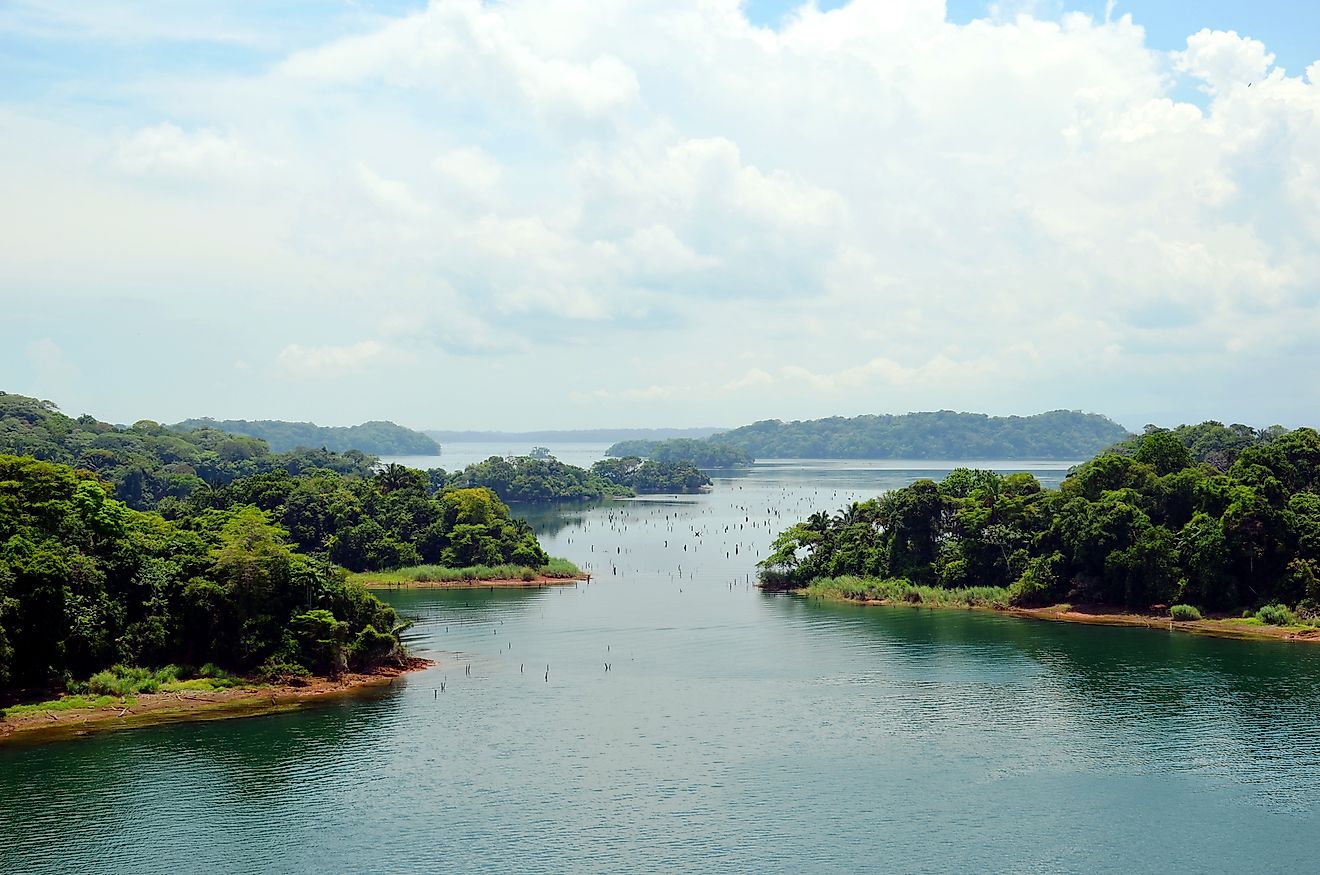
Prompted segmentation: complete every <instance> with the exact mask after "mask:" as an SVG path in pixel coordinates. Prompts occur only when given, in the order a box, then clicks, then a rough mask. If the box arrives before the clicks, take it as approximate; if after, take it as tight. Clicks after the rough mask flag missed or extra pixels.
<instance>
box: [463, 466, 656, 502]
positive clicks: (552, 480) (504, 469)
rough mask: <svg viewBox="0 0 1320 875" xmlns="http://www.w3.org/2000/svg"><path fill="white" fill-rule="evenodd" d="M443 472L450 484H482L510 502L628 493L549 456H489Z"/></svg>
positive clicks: (578, 499)
mask: <svg viewBox="0 0 1320 875" xmlns="http://www.w3.org/2000/svg"><path fill="white" fill-rule="evenodd" d="M440 474H441V475H442V476H443V478H444V479H443V483H444V484H445V485H446V486H448V487H450V488H461V487H477V486H479V487H483V488H486V489H490V490H491V491H493V492H494V493H495V494H496V495H498V496H499V497H500V498H501V499H502V500H504V501H507V502H510V503H512V504H527V503H533V502H547V501H596V500H599V499H601V498H605V497H608V496H628V495H631V494H632V492H631V490H629V489H628V488H627V487H626V486H620V485H617V484H615V483H612V482H610V481H609V480H607V479H605V478H604V477H602V476H600V475H599V474H597V473H595V472H593V471H588V470H587V469H585V468H579V467H577V466H576V465H569V464H566V463H564V462H561V461H559V460H558V459H555V458H553V457H550V458H545V459H537V458H533V457H531V456H510V457H508V458H504V457H501V456H491V457H490V458H489V459H487V460H486V461H484V462H477V463H476V464H474V465H468V466H467V467H466V468H464V469H463V470H462V471H455V472H454V473H452V474H449V475H447V476H445V475H444V472H440Z"/></svg>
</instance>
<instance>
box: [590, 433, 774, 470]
mask: <svg viewBox="0 0 1320 875" xmlns="http://www.w3.org/2000/svg"><path fill="white" fill-rule="evenodd" d="M605 455H607V456H615V457H620V458H627V457H629V456H637V457H639V458H643V459H650V460H651V461H654V462H671V463H675V462H676V463H687V464H690V465H694V466H696V467H697V468H706V469H716V468H741V467H744V466H747V465H750V464H752V462H754V461H755V459H754V458H753V457H752V454H751V453H749V452H748V451H747V450H746V449H744V448H743V447H739V446H734V445H733V444H730V443H726V442H724V441H722V440H720V439H719V438H718V436H717V437H713V438H708V439H706V440H696V439H694V438H670V439H668V440H662V441H649V440H633V441H620V442H618V443H616V444H613V445H611V446H610V448H609V449H607V450H606V451H605Z"/></svg>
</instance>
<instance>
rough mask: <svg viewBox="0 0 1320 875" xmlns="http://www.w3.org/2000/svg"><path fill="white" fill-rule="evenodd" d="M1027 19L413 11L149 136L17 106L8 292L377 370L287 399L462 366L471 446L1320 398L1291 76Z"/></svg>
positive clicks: (125, 126)
mask: <svg viewBox="0 0 1320 875" xmlns="http://www.w3.org/2000/svg"><path fill="white" fill-rule="evenodd" d="M1056 6H1057V4H1054V3H1044V4H1032V3H1027V4H1021V3H1011V4H1009V3H1006V4H1001V6H1000V8H999V10H998V14H997V15H995V16H993V17H991V18H988V19H985V20H977V21H973V22H970V23H968V24H965V25H955V24H952V23H950V22H949V21H948V20H947V19H946V15H945V5H944V3H942V2H940V0H883V2H882V0H853V2H851V3H848V4H846V5H845V6H844V7H842V8H840V9H836V10H831V11H828V12H822V11H820V10H819V9H817V8H815V6H814V5H804V6H802V7H801V8H799V9H798V10H796V11H795V12H793V13H792V14H790V15H789V16H788V17H787V18H786V20H785V22H784V23H783V24H782V26H781V27H779V28H778V29H770V28H764V27H754V26H752V25H751V24H750V23H749V22H748V21H747V19H746V18H745V17H744V15H743V14H742V11H741V7H740V5H739V3H737V2H735V0H667V2H659V0H615V2H611V3H608V4H592V5H590V7H588V6H587V5H584V4H583V2H582V0H507V2H501V3H498V4H490V3H481V2H478V0H435V2H432V3H431V4H430V5H428V6H427V7H426V8H425V9H424V10H420V11H417V12H414V13H411V14H408V15H405V16H401V17H398V18H396V19H393V20H390V21H386V22H384V23H381V24H379V25H373V26H370V27H365V28H363V29H361V31H360V32H359V33H357V34H356V35H354V36H348V37H341V38H337V39H330V40H327V41H325V42H323V43H321V44H320V45H316V46H313V47H311V48H308V49H305V50H302V51H297V52H294V53H291V54H289V55H288V56H287V57H285V59H284V60H283V61H282V62H279V63H277V64H275V65H273V68H272V69H270V70H269V71H266V72H261V73H257V74H252V75H249V76H246V77H244V76H234V77H229V78H208V79H205V80H190V79H189V78H188V75H187V74H181V81H180V82H178V83H173V84H171V85H169V86H168V87H167V86H166V85H164V84H160V83H157V84H156V87H155V88H154V89H147V88H143V87H141V85H140V84H139V83H133V84H122V85H121V86H120V91H119V92H117V93H118V95H119V96H120V97H121V98H122V99H124V100H132V101H139V102H143V103H145V104H146V105H145V106H138V107H136V109H135V112H133V113H132V114H131V115H130V117H131V118H132V119H134V120H137V119H141V118H149V119H169V120H170V121H168V122H163V123H159V124H151V125H148V126H147V127H139V125H140V121H127V120H125V121H122V122H117V121H116V120H115V117H114V116H113V115H104V114H99V113H98V114H92V113H88V112H86V110H85V108H83V107H82V106H81V105H78V104H63V103H59V102H54V103H53V104H51V105H47V104H45V103H42V104H33V105H32V106H30V107H27V108H26V109H15V108H13V107H9V108H6V109H4V110H0V125H3V128H4V130H5V131H6V134H7V136H6V137H5V138H0V162H3V163H4V164H5V166H6V167H8V168H10V170H11V172H9V173H7V174H4V175H2V176H0V197H3V198H4V200H5V203H6V204H7V205H9V206H10V207H11V209H9V210H6V211H5V212H4V214H3V215H0V282H3V283H4V286H5V288H15V289H16V288H34V289H37V290H39V291H40V290H45V289H70V288H73V289H80V290H87V291H82V292H79V294H82V295H84V296H86V297H94V296H95V295H96V294H99V293H100V290H101V289H102V284H103V283H106V282H114V283H116V284H117V288H119V289H121V290H122V289H128V290H131V294H133V295H141V296H143V297H146V298H147V299H148V300H150V301H151V302H153V303H154V304H156V305H160V304H163V303H168V304H170V305H171V306H176V305H178V306H181V305H180V304H179V302H180V301H196V302H197V303H196V305H195V307H196V308H197V309H196V310H195V311H193V312H194V315H197V314H202V313H205V312H206V311H203V310H202V309H201V308H202V307H203V306H214V302H215V301H216V300H220V299H221V298H223V299H224V300H226V301H228V302H230V303H231V305H233V304H234V303H237V305H238V306H242V307H248V308H253V309H254V310H257V311H261V312H265V311H266V309H267V308H268V309H270V310H273V311H275V312H274V313H273V314H272V315H274V316H275V317H277V318H276V319H275V320H274V322H275V323H278V322H279V321H280V320H281V319H284V320H296V321H297V323H298V324H299V325H300V330H305V331H306V332H307V334H306V335H304V336H312V337H317V336H320V337H333V336H337V332H338V331H341V330H342V328H341V326H342V325H343V324H344V323H345V322H355V321H356V323H358V324H361V325H362V326H363V329H364V332H372V334H371V335H370V336H372V337H374V338H376V339H375V340H367V341H362V342H360V343H356V344H349V345H346V346H328V347H319V346H301V345H296V344H295V345H290V346H288V347H287V348H286V349H285V350H284V352H283V353H281V354H280V360H279V363H280V366H281V369H282V370H284V371H285V372H288V373H298V374H304V375H306V374H312V373H322V372H339V373H347V372H350V371H354V370H363V369H367V368H376V369H379V370H380V371H381V372H388V371H390V369H392V368H393V369H396V370H395V372H396V373H399V374H400V375H402V376H406V374H404V372H403V370H402V369H401V368H400V367H399V365H400V364H401V362H402V360H401V359H396V358H392V357H391V355H390V354H388V353H387V352H386V350H388V349H390V348H391V347H387V346H386V343H387V341H388V342H389V343H391V344H394V343H405V344H406V348H407V349H409V350H411V351H413V353H412V354H415V355H418V356H422V357H429V358H428V359H427V360H428V361H430V362H433V363H448V365H449V366H451V367H459V368H468V370H466V371H464V372H463V373H464V375H465V376H464V380H469V379H470V380H473V381H476V383H478V384H480V386H482V387H483V388H482V389H481V390H480V391H478V390H476V389H474V390H473V395H472V399H471V400H473V401H474V403H476V404H477V406H476V407H474V408H473V410H474V412H473V413H472V417H471V424H473V425H484V424H487V423H484V422H481V421H478V420H480V418H481V415H482V414H481V409H480V406H479V402H481V400H482V399H484V398H488V397H491V396H493V395H509V396H511V393H512V395H518V394H519V393H525V392H526V391H527V382H526V381H527V379H528V375H529V374H534V375H536V376H537V378H538V379H539V380H540V381H541V384H540V385H542V386H545V387H552V388H546V389H544V390H537V391H535V392H534V393H533V394H535V395H536V396H537V397H536V398H535V399H532V400H531V401H529V402H528V403H529V405H530V406H531V415H536V411H537V410H541V411H545V412H547V413H548V414H550V415H554V414H556V413H557V408H556V406H555V405H556V402H557V401H559V400H562V398H563V397H564V396H566V395H568V394H569V393H576V394H575V395H574V397H577V398H579V399H580V400H584V401H587V400H591V399H595V400H596V401H598V402H609V403H610V404H625V405H626V404H632V405H635V406H634V407H630V408H625V409H627V410H631V411H635V412H636V413H637V415H638V416H642V415H650V414H649V408H648V406H647V405H658V404H660V403H661V402H663V403H664V405H665V406H666V407H667V409H669V410H670V411H671V413H670V414H667V415H668V416H670V417H671V418H672V417H673V416H677V415H679V414H677V413H673V412H672V411H679V410H682V411H687V410H688V406H690V405H704V406H699V407H698V408H695V409H693V410H692V411H691V412H690V413H687V412H684V413H683V417H682V418H684V419H686V420H688V421H716V420H728V421H734V420H739V419H747V418H751V417H752V415H753V411H755V413H757V414H762V413H763V414H766V415H784V416H794V415H804V414H807V413H812V414H815V413H828V412H832V411H833V410H837V409H840V408H842V407H845V406H849V405H851V406H853V407H854V408H855V409H857V408H859V409H897V408H900V407H905V406H909V405H910V406H917V407H923V408H929V407H941V406H955V405H957V404H959V403H962V404H964V405H965V406H967V407H971V408H982V409H993V410H1003V409H1005V408H1012V409H1014V410H1018V411H1023V409H1024V408H1030V407H1043V406H1068V407H1075V406H1089V407H1092V408H1095V409H1102V410H1109V411H1111V412H1114V413H1116V414H1119V415H1122V414H1123V413H1124V412H1125V411H1129V412H1131V413H1132V415H1133V416H1134V417H1139V419H1138V422H1140V421H1141V420H1151V419H1159V420H1160V421H1165V420H1167V419H1168V418H1170V416H1173V415H1181V414H1169V413H1168V412H1167V411H1169V410H1172V409H1174V408H1175V407H1176V406H1177V405H1186V404H1188V403H1189V402H1188V401H1187V399H1189V398H1191V397H1198V398H1199V397H1202V396H1203V395H1204V394H1205V393H1206V392H1207V391H1213V392H1215V393H1218V394H1217V395H1216V396H1215V397H1216V398H1217V399H1219V400H1220V401H1222V402H1223V403H1226V404H1227V403H1238V402H1237V399H1240V398H1249V403H1250V404H1252V405H1255V406H1257V407H1260V408H1262V409H1264V408H1265V407H1266V406H1267V405H1271V404H1272V405H1276V406H1279V407H1287V406H1290V405H1291V406H1295V407H1298V409H1301V407H1302V406H1304V405H1305V404H1312V405H1313V406H1314V404H1315V403H1320V389H1315V388H1312V387H1311V386H1310V385H1309V383H1307V382H1306V380H1305V378H1304V376H1303V375H1304V374H1306V373H1309V372H1311V367H1310V356H1312V355H1313V354H1312V353H1311V352H1309V351H1308V347H1307V345H1306V342H1305V341H1306V338H1308V337H1311V336H1314V332H1315V331H1317V330H1320V311H1317V309H1316V304H1317V300H1316V298H1317V292H1316V291H1315V290H1316V289H1320V158H1317V156H1320V82H1318V81H1317V79H1320V74H1318V73H1317V70H1318V69H1320V68H1318V67H1315V66H1313V67H1311V68H1310V69H1309V70H1308V72H1307V76H1306V77H1305V78H1303V77H1297V76H1292V77H1290V76H1288V75H1286V73H1285V72H1284V71H1283V70H1281V69H1279V68H1278V67H1276V66H1274V65H1273V60H1274V59H1273V56H1272V55H1271V54H1270V52H1269V51H1268V48H1267V47H1266V46H1264V45H1262V44H1261V43H1260V42H1258V41H1255V40H1252V39H1248V38H1245V37H1242V36H1240V35H1238V34H1236V33H1232V32H1217V31H1210V30H1203V31H1200V32H1198V33H1195V34H1193V35H1191V36H1190V37H1189V38H1188V41H1187V48H1186V50H1185V51H1182V52H1177V53H1172V54H1170V53H1167V52H1162V51H1157V50H1155V49H1153V48H1151V46H1150V45H1149V44H1148V42H1147V39H1146V35H1145V32H1144V31H1143V30H1142V28H1141V26H1140V22H1139V21H1135V20H1134V19H1133V17H1131V16H1130V15H1119V14H1117V13H1116V12H1115V11H1114V10H1113V9H1112V7H1111V8H1107V10H1106V14H1105V17H1104V19H1102V20H1093V19H1091V18H1089V17H1087V16H1084V15H1078V14H1065V15H1054V14H1053V12H1052V10H1053V9H1054V8H1055V7H1056ZM1248 82H1250V83H1252V87H1251V88H1247V87H1246V85H1247V83H1248ZM1188 83H1190V84H1192V85H1200V86H1204V88H1205V89H1206V96H1205V97H1204V99H1202V100H1201V101H1200V102H1199V103H1196V104H1194V103H1189V102H1186V101H1184V100H1180V99H1179V95H1180V94H1182V93H1183V92H1182V91H1181V90H1180V87H1181V86H1183V85H1185V84H1188ZM106 119H110V121H107V120H106ZM124 130H128V131H130V133H128V134H119V133H117V132H118V131H124ZM106 154H110V155H112V156H113V157H114V159H115V160H114V162H113V166H112V167H110V168H107V167H106V166H105V165H106V162H105V161H104V160H103V158H104V156H105V155H106ZM89 156H90V157H89ZM98 156H99V157H98ZM108 169H111V170H114V171H117V172H114V173H109V172H107V170H108ZM157 178H168V179H170V180H171V184H170V185H157V184H154V181H155V180H156V179H157ZM217 181H218V182H220V183H224V184H217ZM236 181H239V182H244V183H246V184H243V185H238V184H231V183H234V182H236ZM66 252H77V253H79V258H78V259H64V258H60V257H59V255H60V253H66ZM149 309H150V308H149ZM155 309H157V310H160V309H161V307H160V306H156V308H155ZM162 318H164V317H162ZM197 318H198V319H199V320H200V319H202V318H204V317H203V316H200V315H197ZM174 324H180V323H179V322H178V321H177V320H176V321H175V323H174ZM45 330H47V329H42V331H45ZM51 330H53V329H51ZM1271 338H1274V339H1275V341H1276V342H1274V343H1273V344H1272V343H1271V342H1270V339H1271ZM234 341H235V343H236V344H238V345H239V347H241V343H242V338H234ZM283 342H285V341H283V340H281V341H277V343H283ZM547 346H550V347H553V348H554V353H553V354H547V353H545V352H544V350H545V348H546V347H547ZM20 348H21V346H20ZM1230 348H1231V349H1234V350H1237V352H1236V353H1235V355H1234V356H1233V358H1234V361H1233V362H1232V363H1231V364H1230V363H1228V362H1227V361H1226V360H1225V356H1224V354H1223V351H1224V350H1225V349H1230ZM1271 348H1273V350H1274V351H1275V353H1276V354H1277V355H1279V356H1281V357H1283V356H1288V357H1289V358H1288V359H1287V362H1286V363H1285V364H1280V365H1278V366H1276V367H1273V368H1268V367H1266V362H1265V360H1264V356H1265V353H1266V352H1268V351H1269V350H1271ZM457 353H461V354H463V356H464V357H463V358H457V359H455V358H454V355H455V354H457ZM474 355H478V356H482V357H484V358H483V362H485V363H489V365H490V366H489V367H471V364H472V363H471V359H470V358H468V357H470V356H474ZM1253 355H1254V356H1257V358H1252V356H1253ZM240 356H241V358H242V360H245V361H251V362H257V361H259V360H261V358H262V354H261V353H260V352H259V351H258V350H255V349H243V348H238V347H236V348H235V349H233V350H231V351H230V352H229V353H227V358H226V362H229V361H232V360H233V359H234V358H235V357H240ZM1253 369H1254V370H1253ZM259 370H260V369H259V368H254V372H255V371H259ZM1281 375H1282V376H1281ZM1132 384H1139V385H1142V386H1144V387H1146V388H1145V390H1144V391H1143V392H1142V393H1134V392H1132V391H1129V390H1128V389H1129V386H1130V385H1132ZM1247 384H1250V385H1252V386H1256V387H1259V386H1266V387H1267V388H1266V389H1264V390H1258V389H1254V388H1253V389H1252V390H1251V391H1250V392H1240V391H1237V390H1238V389H1240V388H1241V387H1242V386H1243V385H1247ZM1206 387H1212V389H1207V388H1206ZM399 391H400V393H401V395H400V397H408V396H404V395H403V394H402V393H403V389H402V388H400V390H399ZM455 391H458V390H455ZM327 397H328V396H327ZM412 397H415V394H414V396H412ZM520 397H521V396H520ZM292 400H294V401H300V400H301V399H300V398H299V397H294V398H293V399H292ZM426 403H431V404H434V405H435V409H436V410H442V409H443V410H449V409H453V408H452V405H451V406H449V407H446V405H445V404H444V403H442V402H441V401H440V400H438V399H428V401H427V402H426ZM1206 403H1207V404H1208V403H1210V402H1206ZM1242 403H1247V402H1242ZM777 405H791V406H792V409H780V408H779V407H778V406H777ZM597 407H599V408H600V409H605V407H606V405H604V404H603V403H602V404H598V405H597ZM1137 407H1140V408H1141V409H1140V411H1137V410H1136V408H1137ZM743 411H745V412H743ZM1206 412H1207V413H1214V412H1215V411H1212V410H1210V411H1206ZM509 415H510V416H511V415H512V414H509ZM1189 415H1190V414H1189ZM1219 416H1220V418H1226V419H1231V418H1235V417H1236V418H1239V419H1247V418H1249V417H1250V415H1249V414H1248V413H1246V412H1238V413H1234V412H1220V413H1219ZM1262 418H1279V419H1282V418H1285V417H1283V416H1282V415H1278V414H1275V415H1273V416H1270V415H1269V414H1265V415H1263V416H1262ZM565 424H569V425H572V424H575V423H565ZM656 424H661V423H656Z"/></svg>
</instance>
